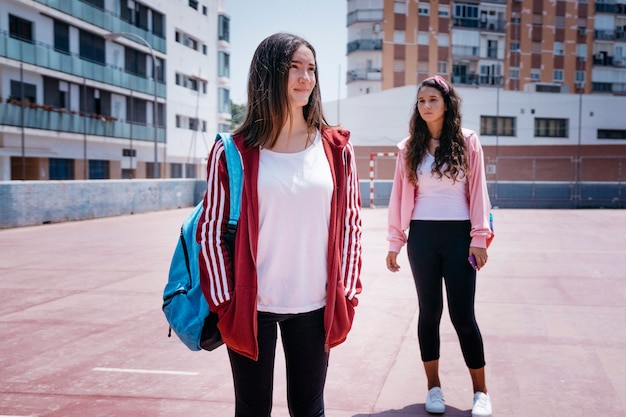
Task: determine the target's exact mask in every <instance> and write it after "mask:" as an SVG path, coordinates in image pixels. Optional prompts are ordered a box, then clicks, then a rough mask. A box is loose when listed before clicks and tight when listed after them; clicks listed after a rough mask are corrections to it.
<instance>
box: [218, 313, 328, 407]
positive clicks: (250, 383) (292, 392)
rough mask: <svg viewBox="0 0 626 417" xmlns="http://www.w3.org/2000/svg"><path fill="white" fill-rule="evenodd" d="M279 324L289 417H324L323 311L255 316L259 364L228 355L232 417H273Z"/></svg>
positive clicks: (242, 357) (326, 362) (324, 358)
mask: <svg viewBox="0 0 626 417" xmlns="http://www.w3.org/2000/svg"><path fill="white" fill-rule="evenodd" d="M277 323H278V325H280V333H281V338H282V341H283V350H284V352H285V363H286V368H287V404H288V407H289V415H290V416H292V417H324V385H325V383H326V371H327V369H328V353H327V352H326V351H325V350H324V343H325V332H324V309H323V308H322V309H319V310H315V311H312V312H310V313H302V314H273V313H265V312H259V313H258V325H259V333H258V341H259V360H258V361H253V360H251V359H249V358H247V357H245V356H242V355H239V354H238V353H235V352H233V351H232V350H230V349H228V356H229V357H230V364H231V368H232V372H233V381H234V384H235V417H269V416H270V415H271V412H272V393H273V388H274V358H275V356H276V340H277Z"/></svg>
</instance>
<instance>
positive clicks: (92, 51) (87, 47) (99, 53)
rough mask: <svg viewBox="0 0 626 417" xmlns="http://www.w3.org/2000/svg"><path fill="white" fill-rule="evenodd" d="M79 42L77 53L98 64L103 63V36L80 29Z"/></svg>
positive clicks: (104, 61)
mask: <svg viewBox="0 0 626 417" xmlns="http://www.w3.org/2000/svg"><path fill="white" fill-rule="evenodd" d="M79 43H80V46H79V54H80V57H81V58H82V59H85V60H87V61H91V62H95V63H98V64H100V65H104V64H105V63H106V60H105V53H104V38H102V37H100V36H99V35H96V34H94V33H91V32H87V31H85V30H81V31H80V34H79ZM127 49H128V48H127Z"/></svg>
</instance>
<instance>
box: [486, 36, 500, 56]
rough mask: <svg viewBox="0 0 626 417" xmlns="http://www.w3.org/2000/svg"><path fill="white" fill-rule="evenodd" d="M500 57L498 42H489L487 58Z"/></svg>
mask: <svg viewBox="0 0 626 417" xmlns="http://www.w3.org/2000/svg"><path fill="white" fill-rule="evenodd" d="M497 57H498V41H493V40H487V58H497Z"/></svg>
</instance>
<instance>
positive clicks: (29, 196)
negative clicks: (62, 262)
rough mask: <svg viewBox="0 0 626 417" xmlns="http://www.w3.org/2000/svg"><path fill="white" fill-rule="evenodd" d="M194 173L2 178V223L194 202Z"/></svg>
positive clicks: (198, 183) (198, 191)
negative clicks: (184, 175)
mask: <svg viewBox="0 0 626 417" xmlns="http://www.w3.org/2000/svg"><path fill="white" fill-rule="evenodd" d="M205 187H206V183H205V182H204V181H202V180H194V179H172V180H132V181H130V180H102V181H99V180H97V181H3V182H0V229H5V228H10V227H20V226H33V225H38V224H45V223H57V222H65V221H74V220H86V219H94V218H98V217H108V216H118V215H123V214H133V213H145V212H150V211H158V210H169V209H176V208H180V207H192V206H194V205H195V204H197V203H198V202H199V201H200V200H201V199H202V196H203V193H204V189H205Z"/></svg>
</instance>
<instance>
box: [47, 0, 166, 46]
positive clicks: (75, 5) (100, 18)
mask: <svg viewBox="0 0 626 417" xmlns="http://www.w3.org/2000/svg"><path fill="white" fill-rule="evenodd" d="M35 1H36V2H37V3H41V4H43V5H45V6H48V7H51V8H53V9H56V10H59V11H61V12H63V13H66V14H68V15H70V16H74V17H75V18H77V19H80V20H83V21H85V22H87V23H90V24H92V25H94V26H97V27H99V28H102V29H105V30H107V31H109V32H114V33H120V32H130V33H134V34H136V35H139V36H141V37H142V38H144V39H145V40H146V41H148V43H149V44H150V45H152V47H153V48H154V49H155V50H156V51H159V52H162V53H166V52H167V49H166V44H167V43H166V41H165V39H163V38H161V37H159V36H156V35H155V34H153V33H152V32H150V31H147V30H145V29H142V28H140V27H137V26H135V25H132V24H130V23H128V22H125V21H124V20H122V19H120V17H119V16H116V15H114V14H113V13H112V12H111V11H108V10H101V9H98V8H97V7H94V6H92V5H90V4H87V3H83V2H81V1H76V0H72V1H68V0H35Z"/></svg>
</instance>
